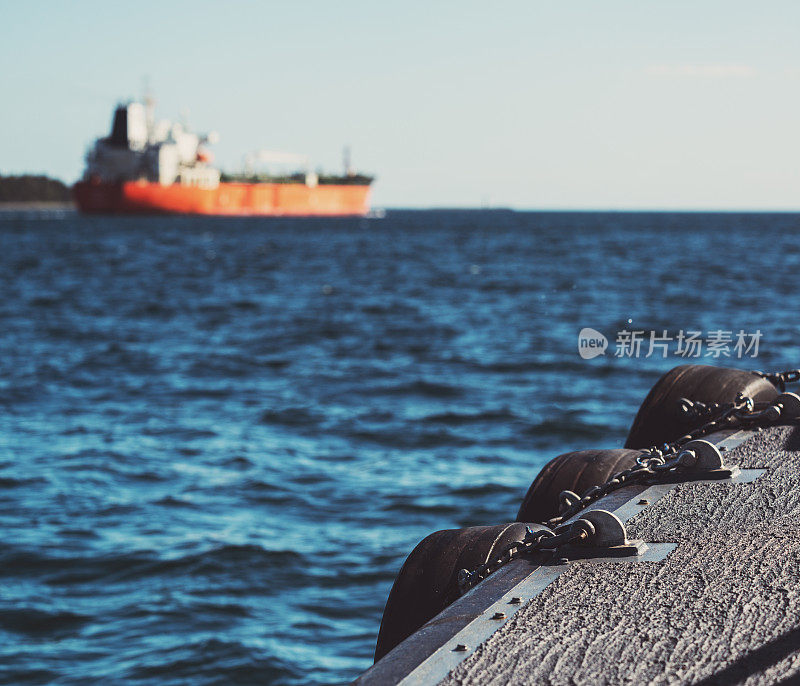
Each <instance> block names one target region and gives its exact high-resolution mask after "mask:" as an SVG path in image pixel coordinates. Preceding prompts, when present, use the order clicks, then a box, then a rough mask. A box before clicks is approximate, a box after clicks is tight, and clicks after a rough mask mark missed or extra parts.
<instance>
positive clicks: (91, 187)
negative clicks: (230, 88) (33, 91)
mask: <svg viewBox="0 0 800 686" xmlns="http://www.w3.org/2000/svg"><path fill="white" fill-rule="evenodd" d="M369 190H370V189H369V186H367V185H351V184H341V185H328V184H325V185H319V186H314V187H310V186H306V185H305V184H301V183H220V184H219V185H218V186H217V187H216V188H199V187H196V186H183V185H179V184H173V185H171V186H163V185H161V184H159V183H150V182H143V181H125V182H121V183H104V182H93V181H79V182H78V183H76V184H75V186H74V187H73V192H74V196H75V202H76V203H77V205H78V209H80V210H81V211H82V212H87V213H95V214H202V215H218V216H257V217H283V216H297V217H309V216H354V215H355V216H357V215H364V214H366V213H367V212H368V211H369Z"/></svg>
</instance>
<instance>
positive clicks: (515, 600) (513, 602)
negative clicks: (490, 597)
mask: <svg viewBox="0 0 800 686" xmlns="http://www.w3.org/2000/svg"><path fill="white" fill-rule="evenodd" d="M508 602H509V604H511V605H519V604H521V603H522V598H520V597H519V596H516V595H515V596H514V597H513V598H512V599H511V600H509V601H508Z"/></svg>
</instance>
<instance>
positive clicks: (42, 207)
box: [0, 200, 77, 212]
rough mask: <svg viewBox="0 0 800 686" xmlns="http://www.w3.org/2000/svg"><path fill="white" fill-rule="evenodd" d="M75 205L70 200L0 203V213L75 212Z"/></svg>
mask: <svg viewBox="0 0 800 686" xmlns="http://www.w3.org/2000/svg"><path fill="white" fill-rule="evenodd" d="M75 209H77V208H76V207H75V203H74V202H72V201H70V200H66V201H64V200H15V201H8V202H0V212H20V211H25V210H33V211H37V212H38V211H62V212H63V211H64V210H75Z"/></svg>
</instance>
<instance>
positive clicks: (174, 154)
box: [73, 100, 373, 216]
mask: <svg viewBox="0 0 800 686" xmlns="http://www.w3.org/2000/svg"><path fill="white" fill-rule="evenodd" d="M216 140H217V136H216V134H214V133H211V134H207V135H205V136H199V135H197V134H195V133H191V132H189V131H187V130H186V129H185V128H184V127H183V125H181V124H179V123H172V122H169V121H161V122H158V123H156V122H155V121H154V118H153V105H152V101H150V100H146V101H145V103H138V102H132V103H128V104H126V105H120V106H118V107H117V109H116V111H115V112H114V119H113V122H112V126H111V133H110V135H108V136H107V137H105V138H99V139H97V141H95V144H94V146H93V147H92V149H91V150H90V151H89V153H88V154H87V156H86V163H87V164H86V172H85V174H84V178H83V179H82V180H81V181H79V182H78V183H76V184H75V186H74V187H73V192H74V195H75V201H76V203H77V205H78V208H79V209H80V210H81V211H82V212H88V213H126V214H128V213H140V214H142V213H171V214H203V215H222V216H349V215H364V214H367V212H368V211H369V191H370V184H371V183H372V181H373V178H372V177H370V176H365V175H363V174H356V173H355V172H353V171H352V170H351V169H350V168H349V167H350V165H349V160H348V159H347V158H346V159H345V171H344V174H343V175H341V176H327V175H318V174H316V173H312V172H310V171H309V170H308V167H309V165H308V160H307V158H304V157H302V156H298V155H290V154H286V153H270V152H266V151H261V152H259V153H257V154H255V155H253V156H250V157H249V158H248V159H249V161H248V162H247V163H246V166H248V167H250V169H247V170H246V171H245V172H244V173H243V174H240V175H238V176H225V175H223V174H221V173H220V171H219V170H218V169H216V168H214V167H213V166H211V162H212V160H213V157H212V155H211V153H210V152H209V151H208V149H207V148H206V145H207V144H212V143H214V142H216ZM257 162H262V163H263V162H268V163H274V162H277V163H280V164H283V165H285V164H287V163H298V162H304V166H305V167H306V169H305V171H299V172H293V173H291V174H288V175H283V176H274V175H270V174H256V173H255V172H254V171H253V169H252V166H253V165H254V164H255V163H257Z"/></svg>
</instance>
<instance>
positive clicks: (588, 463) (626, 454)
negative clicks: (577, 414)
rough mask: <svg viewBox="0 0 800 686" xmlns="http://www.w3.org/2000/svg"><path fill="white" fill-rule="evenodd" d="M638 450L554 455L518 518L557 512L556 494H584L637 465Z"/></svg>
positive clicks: (526, 519)
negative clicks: (569, 492) (618, 473)
mask: <svg viewBox="0 0 800 686" xmlns="http://www.w3.org/2000/svg"><path fill="white" fill-rule="evenodd" d="M641 454H642V451H641V450H627V449H625V448H618V449H614V450H578V451H575V452H570V453H564V454H563V455H559V456H558V457H554V458H553V459H552V460H550V462H548V463H547V464H546V465H545V466H544V467H543V468H542V471H540V472H539V474H538V476H537V477H536V478H535V479H534V480H533V483H532V484H531V486H530V488H529V489H528V492H527V493H526V494H525V498H524V499H523V500H522V505H521V507H520V508H519V512H518V513H517V521H524V522H546V521H547V520H548V519H552V518H553V517H556V516H558V514H559V494H560V493H561V492H562V491H573V492H574V493H577V494H578V495H583V494H584V493H585V492H586V491H587V490H588V489H589V488H591V487H592V486H600V485H601V484H604V483H605V482H606V481H607V480H608V479H609V478H610V477H611V476H613V475H614V474H616V473H617V472H621V471H623V470H625V469H628V468H630V467H634V466H635V465H636V458H637V457H639V455H641Z"/></svg>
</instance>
